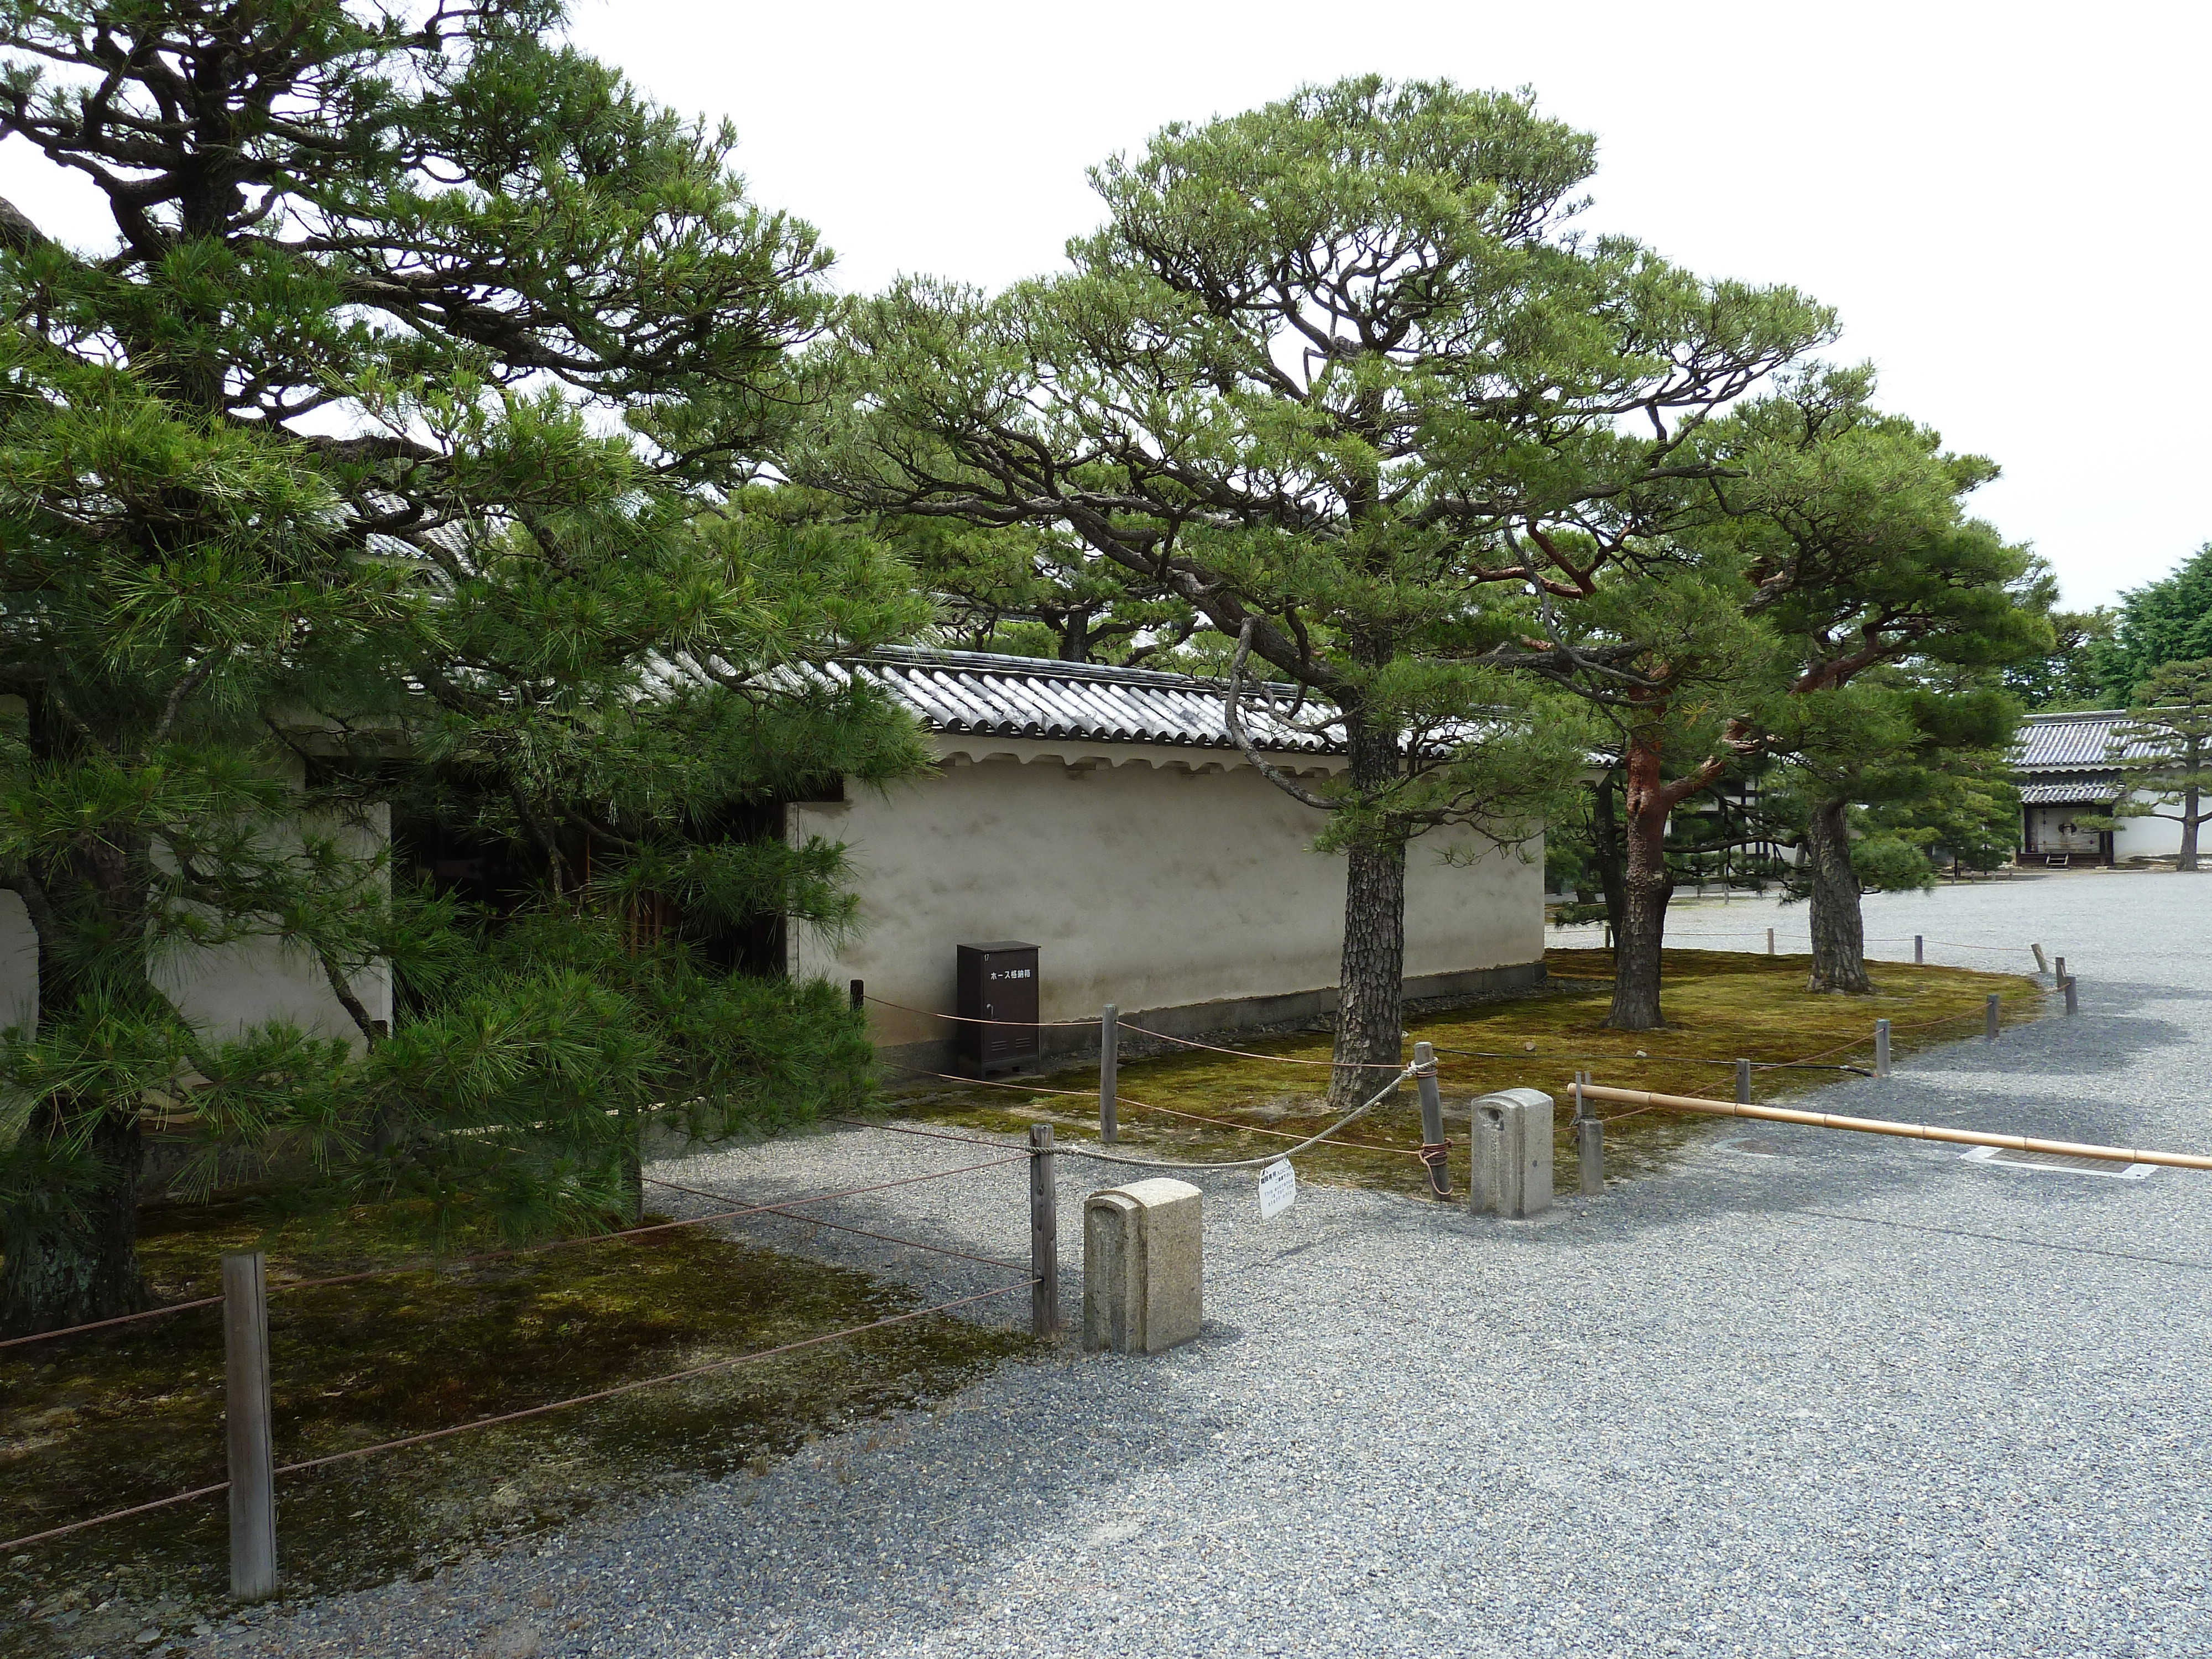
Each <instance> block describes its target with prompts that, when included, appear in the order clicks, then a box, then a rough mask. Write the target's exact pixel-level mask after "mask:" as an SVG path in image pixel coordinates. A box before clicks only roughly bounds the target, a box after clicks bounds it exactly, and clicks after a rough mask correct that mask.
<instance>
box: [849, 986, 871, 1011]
mask: <svg viewBox="0 0 2212 1659" xmlns="http://www.w3.org/2000/svg"><path fill="white" fill-rule="evenodd" d="M867 1000H868V981H866V980H864V979H856V980H854V981H853V1012H854V1013H856V1014H857V1013H859V1012H860V1009H861V1006H862V1005H863V1004H865V1003H866V1001H867Z"/></svg>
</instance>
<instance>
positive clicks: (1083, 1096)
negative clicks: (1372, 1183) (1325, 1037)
mask: <svg viewBox="0 0 2212 1659" xmlns="http://www.w3.org/2000/svg"><path fill="white" fill-rule="evenodd" d="M888 1063H889V1064H890V1065H892V1066H897V1067H898V1069H899V1070H900V1071H902V1072H908V1073H912V1074H913V1075H914V1076H915V1077H934V1078H942V1079H945V1082H947V1083H962V1084H971V1085H977V1086H980V1087H982V1088H986V1089H1012V1090H1014V1091H1017V1092H1018V1093H1022V1094H1030V1095H1065V1096H1067V1097H1069V1098H1071V1099H1074V1100H1096V1099H1097V1098H1098V1097H1097V1095H1095V1094H1093V1093H1092V1092H1091V1091H1090V1090H1088V1089H1042V1088H1031V1087H1030V1085H1027V1084H1025V1083H1000V1082H998V1081H996V1080H995V1079H991V1078H984V1077H955V1076H953V1075H952V1073H950V1072H926V1071H924V1070H922V1069H921V1067H920V1066H900V1065H899V1064H898V1062H897V1061H896V1060H891V1061H890V1062H888ZM1115 1099H1116V1101H1117V1102H1118V1103H1120V1104H1121V1105H1123V1106H1134V1107H1136V1108H1137V1109H1139V1111H1146V1112H1164V1113H1165V1114H1166V1115H1168V1116H1170V1117H1179V1118H1183V1119H1185V1120H1187V1121H1189V1122H1192V1123H1211V1124H1213V1125H1214V1126H1215V1127H1218V1128H1223V1129H1235V1130H1237V1132H1238V1133H1242V1134H1248V1135H1271V1136H1273V1138H1275V1139H1278V1140H1296V1139H1297V1135H1295V1134H1293V1133H1289V1132H1288V1131H1285V1130H1282V1129H1263V1128H1261V1127H1259V1126H1258V1125H1257V1124H1254V1123H1238V1122H1236V1121H1233V1120H1231V1119H1229V1118H1225V1117H1205V1116H1202V1115H1200V1114H1199V1113H1196V1112H1182V1111H1177V1110H1176V1109H1175V1108H1174V1107H1172V1106H1154V1105H1152V1103H1149V1102H1147V1101H1142V1100H1133V1099H1131V1098H1130V1097H1128V1096H1127V1095H1117V1096H1116V1097H1115ZM839 1121H842V1122H849V1121H851V1120H850V1119H841V1120H839ZM978 1144H980V1145H992V1146H995V1145H999V1144H1000V1143H998V1142H982V1143H978ZM1337 1144H1338V1145H1339V1146H1352V1147H1357V1148H1358V1149H1359V1150H1360V1151H1362V1152H1396V1153H1398V1154H1400V1155H1401V1156H1403V1157H1407V1158H1417V1157H1419V1153H1417V1152H1414V1151H1413V1149H1412V1148H1411V1147H1408V1146H1376V1145H1375V1144H1374V1143H1373V1142H1372V1141H1368V1140H1344V1141H1339V1142H1338V1143H1337Z"/></svg>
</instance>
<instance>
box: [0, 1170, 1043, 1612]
mask: <svg viewBox="0 0 2212 1659" xmlns="http://www.w3.org/2000/svg"><path fill="white" fill-rule="evenodd" d="M387 1220H388V1218H386V1217H383V1216H380V1214H378V1213H377V1212H373V1211H362V1212H356V1213H355V1214H354V1215H353V1216H351V1217H349V1218H348V1219H347V1220H346V1221H345V1222H343V1223H342V1224H340V1225H337V1226H336V1227H335V1228H329V1227H325V1228H323V1229H320V1230H319V1231H315V1232H312V1233H310V1232H307V1231H305V1230H304V1229H302V1228H301V1227H298V1226H294V1227H291V1228H287V1229H285V1230H283V1231H279V1232H277V1233H276V1234H275V1235H273V1236H271V1235H269V1234H267V1233H266V1232H264V1224H263V1222H262V1220H261V1212H259V1210H258V1208H257V1206H254V1205H253V1204H252V1203H251V1202H247V1201H240V1202H234V1203H226V1204H220V1205H213V1206H175V1207H165V1208H159V1209H153V1210H149V1212H148V1213H147V1215H146V1218H145V1226H146V1237H145V1247H144V1252H143V1254H144V1260H145V1262H146V1264H147V1267H148V1268H149V1273H150V1275H151V1277H152V1279H153V1280H154V1282H155V1285H157V1286H158V1288H159V1290H160V1291H161V1295H162V1296H163V1297H164V1298H165V1299H170V1300H185V1299H188V1298H191V1297H199V1296H207V1295H211V1294H214V1293H216V1291H217V1290H218V1289H219V1287H220V1280H219V1276H218V1272H217V1258H218V1256H219V1255H220V1254H221V1253H222V1251H224V1250H227V1249H243V1248H251V1247H252V1246H253V1245H255V1244H256V1243H261V1244H263V1245H264V1246H265V1247H266V1248H267V1249H269V1250H270V1283H271V1291H272V1292H274V1291H275V1290H276V1286H277V1285H281V1284H282V1283H283V1282H285V1281H286V1280H287V1279H307V1278H319V1277H324V1276H326V1275H329V1274H332V1273H342V1272H347V1271H352V1270H357V1269H359V1268H361V1267H365V1266H370V1265H376V1264H378V1263H380V1262H390V1261H406V1260H410V1255H409V1253H408V1250H407V1248H406V1243H405V1241H406V1239H407V1238H408V1237H419V1235H410V1234H408V1233H406V1232H405V1231H403V1230H401V1229H398V1228H396V1227H392V1226H389V1225H386V1222H387ZM465 1248H466V1245H465V1241H464V1242H463V1243H462V1244H461V1245H460V1246H459V1247H457V1253H458V1249H465ZM917 1305H920V1304H918V1303H917V1302H916V1301H915V1299H914V1298H913V1297H910V1296H909V1295H908V1294H907V1293H906V1292H905V1291H902V1290H898V1289H895V1288H891V1287H888V1286H886V1285H883V1284H881V1283H879V1282H878V1281H877V1280H875V1279H871V1278H869V1277H868V1276H866V1274H863V1273H854V1272H850V1271H844V1270H840V1269H836V1268H832V1267H824V1266H822V1265H820V1264H817V1263H815V1262H811V1261H803V1260H800V1259H799V1258H796V1257H793V1256H788V1255H781V1254H780V1253H778V1252H775V1251H772V1250H769V1249H761V1248H758V1247H757V1246H753V1245H750V1244H747V1243H737V1242H732V1241H731V1240H727V1239H722V1238H717V1237H712V1236H710V1235H709V1234H708V1233H707V1232H706V1231H703V1230H698V1231H695V1230H689V1229H684V1230H678V1231H670V1232H666V1233H662V1234H659V1235H657V1236H655V1237H652V1238H651V1239H649V1240H641V1241H639V1242H638V1243H634V1244H626V1243H615V1242H611V1241H610V1242H601V1243H591V1244H586V1245H582V1246H580V1247H578V1248H575V1249H563V1250H556V1251H551V1252H548V1253H545V1254H543V1255H532V1256H525V1257H521V1258H518V1259H514V1260H512V1261H502V1262H495V1263H490V1264H486V1265H483V1266H480V1267H465V1268H459V1269H444V1270H439V1271H428V1272H413V1273H405V1274H401V1275H398V1276H393V1277H389V1278H379V1279H368V1280H363V1281H361V1282H358V1283H356V1284H350V1285H334V1286H331V1287H328V1288H324V1289H311V1290H303V1291H298V1292H296V1293H295V1294H292V1295H276V1294H273V1293H272V1296H271V1298H270V1347H271V1352H272V1358H271V1368H270V1369H271V1387H272V1392H273V1395H274V1401H273V1403H274V1407H275V1416H276V1456H277V1460H278V1462H280V1463H282V1462H293V1461H295V1460H299V1459H303V1458H309V1457H315V1456H319V1455H325V1454H327V1453H330V1452H334V1451H339V1450H343V1449H347V1448H349V1447H355V1446H363V1445H369V1444H374V1443H377V1442H379V1441H383V1440H387V1439H393V1438H397V1437H401V1436H404V1435H409V1434H415V1433H419V1432H422V1431H425V1430H429V1429H435V1428H442V1427H445V1426H447V1425H450V1424H454V1423H463V1422H467V1421H470V1420H471V1419H476V1418H481V1417H485V1416H490V1415H495V1414H497V1413H503V1412H508V1411H513V1410H517V1409H519V1408H520V1407H526V1406H531V1405H536V1404H539V1403H541V1402H544V1401H552V1400H558V1399H562V1398H564V1397H567V1396H568V1395H578V1394H586V1393H590V1392H592V1391H594V1390H596V1389H604V1388H607V1387H611V1386H612V1385H614V1384H617V1383H623V1382H626V1381H629V1380H631V1379H634V1378H639V1377H646V1376H654V1375H656V1374H659V1373H661V1372H665V1371H672V1370H681V1369H683V1368H684V1367H686V1366H689V1365H696V1364H706V1363H708V1362H710V1361H713V1360H714V1359H717V1358H725V1357H729V1356H734V1355H738V1354H741V1353H749V1352H757V1351H758V1350H760V1349H763V1348H769V1347H774V1346H779V1345H781V1344H783V1343H787V1342H792V1341H795V1340H799V1339H801V1338H804V1337H808V1336H814V1335H818V1334H823V1333H824V1332H829V1331H836V1330H842V1329H844V1328H848V1327H851V1326H854V1325H860V1324H865V1323H866V1322H869V1321H871V1320H874V1319H880V1318H883V1317H884V1316H886V1315H889V1314H893V1313H898V1312H903V1311H905V1310H908V1309H910V1308H913V1307H915V1306H917ZM220 1312H221V1310H220V1309H219V1308H206V1309H197V1310H189V1311H186V1312H183V1313H179V1314H177V1315H174V1316H171V1317H169V1318H167V1319H159V1320H151V1321H148V1322H143V1323H141V1324H137V1325H131V1326H124V1327H121V1328H119V1329H118V1330H116V1331H113V1332H105V1333H94V1334H87V1335H85V1336H81V1337H69V1338H64V1339H61V1340H57V1341H54V1342H51V1343H44V1344H39V1345H34V1346H30V1347H26V1348H19V1349H11V1350H5V1351H0V1538H13V1537H16V1536H19V1535H21V1534H28V1533H33V1532H36V1531H40V1530H42V1529H43V1528H46V1527H50V1526H56V1525H60V1524H63V1523H64V1522H68V1521H70V1520H73V1519H76V1518H78V1517H81V1516H89V1515H94V1514H99V1513H100V1512H102V1511H105V1510H112V1509H121V1508H124V1507H126V1506H128V1505H130V1504H137V1503H143V1502H145V1501H147V1500H149V1499H151V1498H156V1497H161V1496H163V1495H166V1494H167V1493H169V1492H180V1491H185V1490H189V1489H191V1488H193V1487H197V1486H207V1485H210V1484H212V1483H214V1482H216V1481H219V1480H222V1479H223V1478H224V1469H223V1429H222V1376H223V1360H222V1334H221V1327H220V1324H219V1321H218V1316H219V1314H220ZM1028 1346H1030V1343H1029V1339H1028V1338H1027V1337H1026V1336H1022V1335H1017V1334H1012V1332H1009V1331H1005V1330H992V1329H985V1328H979V1327H978V1326H976V1325H973V1324H969V1323H967V1322H963V1321H961V1320H959V1319H957V1318H956V1317H954V1316H950V1315H935V1316H929V1317H927V1318H924V1319H919V1320H915V1321H912V1322H908V1323H905V1324H902V1325H896V1326H891V1327H890V1328H886V1329H884V1330H879V1331H874V1332H870V1333H868V1334H865V1335H861V1336H857V1337H850V1338H845V1339H842V1340H837V1341H835V1342H828V1343H823V1344H822V1345H820V1346H817V1347H813V1348H809V1349H803V1350H801V1351H799V1352H797V1353H793V1354H790V1355H786V1356H782V1357H780V1358H775V1359H772V1360H768V1361H764V1362H761V1363H759V1364H750V1365H746V1366H742V1367H739V1368H737V1369H735V1370H731V1371H728V1372H726V1373H722V1374H719V1375H715V1376H707V1377H702V1378H699V1379H696V1380H694V1381H690V1382H686V1383H674V1384H669V1385H665V1386H663V1387H659V1388H654V1389H645V1390H641V1391H640V1392H639V1393H637V1394H635V1395H629V1396H626V1397H624V1398H622V1399H618V1400H614V1401H605V1402H600V1403H598V1404H593V1405H590V1406H585V1407H575V1408H572V1409H570V1410H568V1411H564V1412H558V1413H552V1414H550V1415H548V1416H546V1417H543V1418H538V1419H532V1420H530V1421H526V1422H523V1423H519V1424H513V1425H502V1426H500V1427H495V1428H490V1429H486V1430H483V1431H477V1432H475V1433H471V1434H466V1435H457V1436H454V1437H452V1438H450V1439H446V1440H441V1441H438V1442H435V1443H431V1444H428V1445H422V1446H415V1447H409V1448H404V1449H399V1450H396V1451H391V1452H383V1453H379V1454H376V1455H372V1456H368V1457H364V1458H362V1459H359V1460H357V1461H354V1462H347V1463H342V1464H338V1465H336V1466H334V1467H332V1468H328V1469H323V1470H315V1471H312V1472H309V1473H307V1474H301V1475H298V1476H293V1477H288V1478H287V1479H285V1480H281V1481H280V1482H279V1483H278V1491H277V1506H278V1521H277V1527H278V1552H279V1559H280V1564H281V1565H282V1568H283V1572H284V1576H285V1592H286V1594H287V1595H305V1594H308V1593H312V1592H313V1591H316V1590H325V1591H327V1590H332V1589H344V1588H349V1587H352V1586H357V1585H362V1584H366V1583H380V1582H383V1581H385V1580H386V1579H389V1578H391V1577H394V1576H397V1575H401V1574H406V1573H410V1572H412V1573H415V1574H416V1575H418V1576H419V1575H421V1574H422V1573H425V1572H427V1571H430V1570H431V1569H433V1568H435V1566H437V1565H441V1564H442V1563H444V1562H447V1561H450V1560H453V1559H459V1558H460V1557H461V1556H463V1555H465V1554H467V1553H471V1551H475V1550H478V1549H483V1548H487V1547H493V1546H496V1545H499V1544H501V1543H506V1542H511V1541H514V1540H516V1539H518V1538H522V1537H526V1536H527V1535H528V1534H531V1533H532V1532H535V1531H538V1530H542V1529H544V1528H548V1527H551V1526H555V1525H557V1524H559V1523H561V1522H562V1521H564V1520H566V1519H568V1517H570V1516H574V1515H575V1514H577V1513H578V1512H579V1511H580V1510H583V1509H585V1508H586V1507H589V1506H590V1505H591V1504H593V1503H595V1502H598V1501H600V1500H602V1499H603V1498H605V1497H607V1496H608V1495H611V1494H616V1493H619V1494H621V1495H622V1496H623V1497H624V1498H635V1497H637V1496H639V1495H641V1494H644V1493H647V1492H653V1491H655V1490H661V1489H665V1488H666V1487H667V1486H671V1485H673V1484H678V1483H681V1482H683V1481H687V1480H697V1479H701V1478H711V1477H714V1476H718V1475H721V1474H728V1473H731V1472H732V1471H734V1470H736V1469H738V1468H742V1467H745V1466H746V1465H748V1464H751V1465H752V1466H754V1467H755V1468H763V1469H764V1468H765V1467H766V1463H765V1460H766V1459H767V1458H769V1456H772V1455H779V1454H781V1453H785V1452H788V1451H790V1450H792V1449H794V1448H796V1447H797V1446H799V1444H801V1443H804V1442H805V1441H806V1440H808V1439H810V1438H812V1437H816V1436H817V1435H819V1434H822V1433H825V1432H830V1431H838V1430H842V1429H846V1428H849V1427H853V1426H855V1425H857V1424H859V1423H860V1422H861V1421H862V1420H864V1419H870V1418H872V1417H876V1416H879V1415H881V1414H883V1413H887V1412H890V1411H893V1410H896V1409H900V1408H903V1407H911V1406H913V1405H915V1404H917V1403H920V1402H922V1401H927V1400H929V1399H932V1398H934V1397H936V1396H938V1395H943V1394H945V1393H947V1392H949V1391H951V1389H955V1388H957V1387H958V1386H959V1385H960V1384H961V1383H963V1382H965V1381H966V1380H968V1379H969V1377H971V1376H974V1375H975V1374H976V1373H977V1372H979V1371H980V1370H982V1369H984V1368H985V1367H987V1366H988V1365H990V1364H993V1363H994V1362H995V1361H996V1360H998V1359H1000V1358H1003V1357H1005V1356H1006V1355H1009V1354H1012V1353H1016V1352H1023V1351H1025V1350H1026V1349H1027V1348H1028ZM227 1541H228V1520H227V1511H226V1509H225V1507H224V1500H223V1498H222V1496H221V1495H219V1494H218V1495H217V1496H216V1497H213V1498H203V1499H199V1500H197V1501H196V1502H194V1503H191V1504H184V1505H180V1506H179V1507H177V1508H174V1509H171V1510H165V1511H158V1512H155V1513H154V1514H151V1515H147V1516H139V1517H136V1518H133V1519H131V1520H126V1521H121V1522H111V1523H109V1524H107V1525H106V1526H102V1527H98V1528H91V1529H88V1530H87V1531H85V1532H82V1533H79V1534H73V1535H71V1536H70V1537H66V1538H62V1539H58V1540H53V1541H49V1542H46V1543H43V1544H38V1545H33V1546H30V1547H27V1548H26V1549H24V1550H21V1551H19V1552H16V1553H15V1554H14V1555H13V1556H12V1557H9V1558H7V1559H0V1612H4V1614H5V1616H4V1617H0V1632H5V1634H0V1653H6V1654H9V1655H11V1656H12V1655H16V1654H22V1655H46V1654H63V1653H69V1654H78V1653H88V1652H94V1651H101V1652H105V1651H108V1650H121V1649H122V1648H124V1647H125V1646H127V1645H128V1644H130V1642H131V1638H132V1637H133V1636H135V1634H136V1633H137V1632H139V1631H141V1630H143V1629H144V1628H146V1627H147V1626H148V1625H149V1623H151V1624H153V1625H155V1626H161V1627H162V1628H165V1629H169V1630H172V1631H173V1630H177V1629H180V1628H185V1627H188V1626H189V1625H190V1623H191V1620H192V1619H193V1618H194V1617H195V1616H197V1614H199V1613H205V1612H210V1611H212V1610H216V1609H218V1608H220V1607H222V1604H223V1597H224V1594H225V1591H226V1589H227V1586H228V1557H227V1553H226V1552H227V1549H228V1542H227ZM103 1603H105V1604H106V1606H105V1607H103V1606H102V1604H103ZM72 1614H74V1615H75V1616H74V1617H71V1616H70V1615H72Z"/></svg>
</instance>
